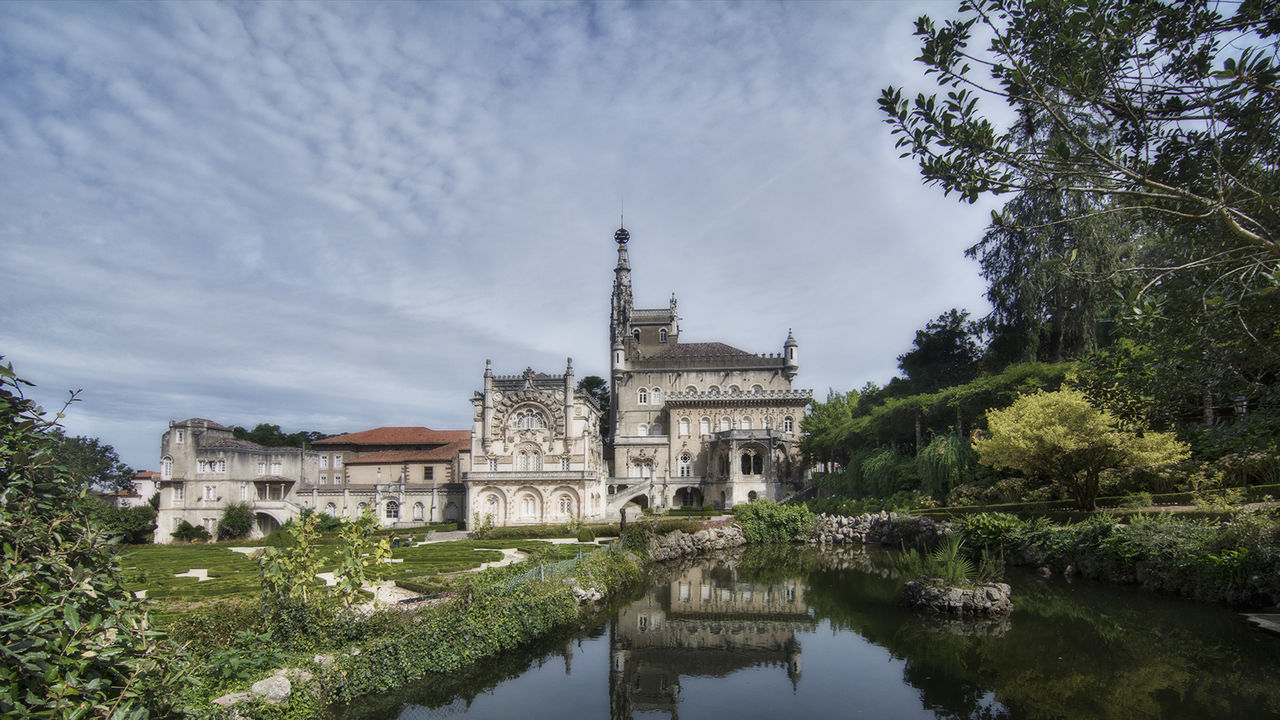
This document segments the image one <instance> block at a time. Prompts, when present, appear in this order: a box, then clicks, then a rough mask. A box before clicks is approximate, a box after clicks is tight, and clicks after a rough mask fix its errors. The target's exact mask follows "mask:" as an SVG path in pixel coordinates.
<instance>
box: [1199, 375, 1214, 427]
mask: <svg viewBox="0 0 1280 720" xmlns="http://www.w3.org/2000/svg"><path fill="white" fill-rule="evenodd" d="M1201 400H1202V402H1203V403H1204V424H1205V425H1212V424H1213V391H1212V390H1210V389H1209V386H1208V385H1206V386H1205V388H1204V392H1203V393H1202V394H1201Z"/></svg>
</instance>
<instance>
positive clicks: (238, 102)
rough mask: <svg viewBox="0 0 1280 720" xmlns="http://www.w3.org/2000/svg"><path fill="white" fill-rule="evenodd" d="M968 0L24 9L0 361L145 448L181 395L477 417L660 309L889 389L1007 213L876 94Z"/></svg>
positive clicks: (246, 405)
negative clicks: (921, 160)
mask: <svg viewBox="0 0 1280 720" xmlns="http://www.w3.org/2000/svg"><path fill="white" fill-rule="evenodd" d="M953 11H954V6H953V5H952V4H950V3H924V4H919V3H916V4H912V3H890V2H883V3H879V2H849V3H838V2H821V3H804V2H790V3H780V4H772V3H764V2H750V3H730V4H717V3H711V2H696V3H688V4H685V3H657V2H654V3H636V4H631V3H596V4H570V3H535V2H518V3H482V2H468V3H446V2H433V3H409V2H397V3H386V4H380V3H365V2H360V3H285V2H271V3H247V4H237V3H198V2H168V3H137V4H129V3H86V4H78V3H61V2H60V3H36V2H9V3H0V87H3V91H2V92H0V168H2V169H0V191H2V192H3V196H4V198H5V203H4V207H5V210H4V212H3V213H0V253H2V257H3V261H2V262H0V304H2V305H3V307H4V314H3V316H4V321H3V322H2V323H0V354H2V355H4V356H5V360H6V362H13V364H14V366H15V369H16V370H17V371H18V372H19V374H20V375H22V376H23V377H25V378H27V379H29V380H31V381H33V382H35V383H37V386H38V387H37V388H36V389H35V390H33V394H34V396H35V397H36V398H38V399H39V400H40V401H41V403H42V404H43V405H44V406H45V407H46V408H49V409H54V408H55V407H57V406H59V405H60V404H61V400H62V399H63V398H64V397H65V396H66V392H67V390H69V389H74V388H83V393H82V394H81V402H79V403H78V404H77V405H76V406H74V407H73V408H72V409H71V411H70V413H69V415H68V417H67V419H66V425H67V428H68V431H69V432H71V433H73V434H85V435H93V436H98V437H101V438H102V439H103V440H104V441H106V442H108V443H110V444H112V445H114V446H115V447H116V449H117V450H119V451H120V454H121V456H122V458H123V459H124V460H125V462H127V463H129V464H131V465H133V466H135V467H137V468H151V469H155V466H156V464H157V457H158V452H159V440H160V434H161V433H162V432H163V431H164V430H165V428H166V427H167V423H168V421H169V420H170V419H182V418H186V417H191V416H200V417H208V418H211V419H214V420H217V421H220V422H223V423H227V424H240V425H246V426H252V425H254V424H256V423H258V422H273V423H277V424H280V425H282V426H283V427H285V428H286V429H290V430H294V429H315V430H320V431H323V432H335V433H336V432H346V431H354V430H360V429H365V428H368V427H374V426H378V425H427V426H430V427H434V428H440V429H449V428H459V429H462V428H467V427H469V421H470V404H469V402H468V398H469V397H470V396H471V394H472V393H473V392H474V391H475V390H476V389H477V388H478V387H479V384H480V380H481V373H482V372H483V369H484V361H485V359H486V358H491V359H492V360H493V363H494V368H495V370H496V371H497V372H500V373H516V372H519V371H521V370H523V369H524V368H525V367H526V366H533V367H534V368H537V369H540V370H545V371H549V372H559V371H561V370H562V369H563V367H564V363H565V358H566V357H568V356H572V357H573V358H574V365H575V368H576V370H577V372H578V373H579V374H580V375H584V374H591V373H594V374H599V375H605V374H606V371H607V362H608V347H607V344H606V339H607V327H608V313H609V309H608V308H609V291H610V284H611V282H612V267H613V264H614V259H615V254H614V253H615V250H614V244H613V242H612V236H613V231H614V229H616V227H617V226H618V220H619V212H620V207H621V206H622V205H623V204H624V203H625V208H626V224H627V227H628V228H629V229H630V231H631V236H632V242H631V261H632V267H633V270H634V272H633V277H634V281H635V286H636V297H637V301H638V304H640V305H645V306H654V305H664V304H665V303H666V301H667V299H668V298H669V296H670V293H672V292H675V293H676V294H677V296H678V297H679V300H680V310H681V315H682V317H683V322H682V324H681V330H682V338H683V339H685V340H688V341H702V340H706V341H712V340H714V341H722V342H727V343H730V344H733V345H736V346H739V347H741V348H743V349H746V350H750V351H752V352H777V351H780V350H781V346H782V342H783V340H784V339H785V338H786V335H787V330H788V328H793V329H794V333H795V336H796V338H797V340H798V341H799V343H800V351H801V367H800V375H799V377H798V378H797V380H796V385H797V386H798V387H806V388H813V389H814V390H815V393H816V394H817V395H819V396H822V395H824V394H825V392H826V389H827V388H828V387H834V388H837V389H841V390H844V389H848V388H852V387H858V386H861V385H862V384H863V383H864V382H866V381H868V380H873V381H876V382H884V381H886V380H888V378H890V377H891V376H892V375H893V374H894V373H895V371H896V357H897V355H899V354H900V353H902V352H904V351H905V350H907V349H908V348H909V347H910V345H911V339H912V337H913V335H914V332H915V330H916V329H918V328H919V327H921V326H922V325H923V324H924V323H925V322H926V321H927V320H929V319H931V318H933V317H935V316H937V315H938V314H939V313H941V312H943V311H945V310H947V309H948V308H951V307H964V308H968V309H970V310H971V311H973V312H974V314H975V315H981V314H983V313H985V312H986V307H987V306H986V304H985V302H984V301H983V299H982V293H983V289H984V286H983V283H982V281H981V279H980V278H979V277H978V274H977V269H976V266H975V264H974V263H973V262H971V261H969V260H966V259H965V258H964V257H963V250H964V248H966V247H968V246H969V245H971V244H972V243H974V242H975V241H976V240H977V239H978V238H979V237H980V235H981V232H982V229H983V227H984V225H985V223H986V221H987V219H988V218H989V217H990V215H989V210H990V208H991V206H990V205H982V204H980V205H978V206H965V205H961V204H959V203H957V202H956V201H955V200H954V199H951V198H944V197H943V196H942V194H941V192H940V191H938V190H936V189H933V188H926V187H924V186H923V185H922V184H921V183H920V180H919V177H918V174H917V171H916V168H915V166H914V164H913V163H912V162H911V161H909V160H900V159H898V157H897V155H898V153H897V151H896V150H895V149H894V147H893V141H892V138H891V137H890V136H889V133H888V127H887V126H886V125H884V123H883V122H882V121H881V117H880V115H879V111H878V109H877V107H876V98H877V97H878V95H879V91H880V89H881V88H882V87H884V86H885V85H887V84H897V85H902V84H906V85H907V86H908V87H912V88H918V87H922V82H921V80H920V75H919V70H918V69H917V66H916V65H915V63H913V62H912V58H913V57H915V55H916V54H917V52H918V46H917V43H916V42H915V40H914V39H913V38H912V37H911V29H912V22H913V20H914V18H915V17H916V16H917V15H919V14H921V13H922V12H928V13H930V14H933V15H934V16H935V17H937V16H947V15H949V14H951V13H952V12H953Z"/></svg>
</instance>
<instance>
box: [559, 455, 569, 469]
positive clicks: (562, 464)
mask: <svg viewBox="0 0 1280 720" xmlns="http://www.w3.org/2000/svg"><path fill="white" fill-rule="evenodd" d="M560 469H561V470H564V471H566V472H567V471H568V470H569V458H567V457H562V458H560Z"/></svg>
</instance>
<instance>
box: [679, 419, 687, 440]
mask: <svg viewBox="0 0 1280 720" xmlns="http://www.w3.org/2000/svg"><path fill="white" fill-rule="evenodd" d="M688 436H689V418H680V437H688Z"/></svg>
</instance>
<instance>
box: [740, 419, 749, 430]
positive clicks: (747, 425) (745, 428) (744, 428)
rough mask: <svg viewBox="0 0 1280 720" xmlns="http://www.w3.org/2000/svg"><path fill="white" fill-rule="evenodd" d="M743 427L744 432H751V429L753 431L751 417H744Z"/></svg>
mask: <svg viewBox="0 0 1280 720" xmlns="http://www.w3.org/2000/svg"><path fill="white" fill-rule="evenodd" d="M741 425H742V429H743V430H750V429H751V418H750V417H744V418H742V422H741Z"/></svg>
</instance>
